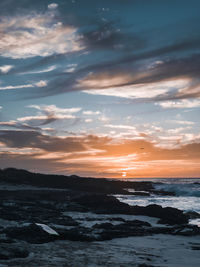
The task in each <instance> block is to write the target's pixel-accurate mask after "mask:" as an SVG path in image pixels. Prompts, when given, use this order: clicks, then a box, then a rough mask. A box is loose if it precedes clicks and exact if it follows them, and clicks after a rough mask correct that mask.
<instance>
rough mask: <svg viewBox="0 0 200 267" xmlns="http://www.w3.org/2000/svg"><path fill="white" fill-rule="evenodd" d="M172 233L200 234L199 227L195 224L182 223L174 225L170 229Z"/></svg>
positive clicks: (184, 234)
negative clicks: (174, 226) (178, 225)
mask: <svg viewBox="0 0 200 267" xmlns="http://www.w3.org/2000/svg"><path fill="white" fill-rule="evenodd" d="M172 234H175V235H183V236H194V235H200V228H199V227H198V226H196V225H184V226H180V227H176V228H175V229H174V230H173V231H172Z"/></svg>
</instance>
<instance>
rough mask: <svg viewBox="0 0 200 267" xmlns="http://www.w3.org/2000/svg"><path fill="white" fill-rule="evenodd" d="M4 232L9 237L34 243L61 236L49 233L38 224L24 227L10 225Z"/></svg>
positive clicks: (52, 239)
mask: <svg viewBox="0 0 200 267" xmlns="http://www.w3.org/2000/svg"><path fill="white" fill-rule="evenodd" d="M3 233H5V234H6V235H7V236H8V237H9V238H12V239H17V240H23V241H26V242H28V243H33V244H40V243H47V242H51V241H54V240H57V239H58V238H59V235H55V234H49V233H48V232H46V231H44V230H43V229H42V228H41V227H40V226H38V225H36V224H30V225H28V226H22V227H8V228H6V229H5V230H4V231H3Z"/></svg>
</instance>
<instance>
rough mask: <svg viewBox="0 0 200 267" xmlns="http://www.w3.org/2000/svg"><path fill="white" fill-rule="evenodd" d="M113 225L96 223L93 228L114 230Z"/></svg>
mask: <svg viewBox="0 0 200 267" xmlns="http://www.w3.org/2000/svg"><path fill="white" fill-rule="evenodd" d="M113 226H114V225H113V224H112V223H96V224H95V225H93V227H92V228H96V229H111V228H113Z"/></svg>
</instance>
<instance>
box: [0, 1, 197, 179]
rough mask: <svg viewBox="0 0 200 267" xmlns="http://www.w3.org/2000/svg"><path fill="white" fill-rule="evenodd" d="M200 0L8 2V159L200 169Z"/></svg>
mask: <svg viewBox="0 0 200 267" xmlns="http://www.w3.org/2000/svg"><path fill="white" fill-rule="evenodd" d="M199 9H200V2H199V1H198V0H190V1H185V0H162V1H161V0H106V1H105V0H101V1H94V0H57V1H56V0H55V2H54V1H49V0H34V1H33V0H18V1H15V0H1V1H0V168H7V167H15V168H23V169H27V170H30V171H34V172H42V173H57V174H66V175H72V174H76V175H80V176H90V177H110V178H122V177H124V178H125V177H127V178H130V177H200V120H199V115H200V16H199Z"/></svg>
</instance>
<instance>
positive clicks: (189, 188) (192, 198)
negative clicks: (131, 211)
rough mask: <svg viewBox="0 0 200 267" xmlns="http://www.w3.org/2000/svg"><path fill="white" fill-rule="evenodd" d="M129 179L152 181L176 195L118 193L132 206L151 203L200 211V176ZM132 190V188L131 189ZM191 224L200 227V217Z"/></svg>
mask: <svg viewBox="0 0 200 267" xmlns="http://www.w3.org/2000/svg"><path fill="white" fill-rule="evenodd" d="M127 180H128V181H151V182H153V183H154V187H155V189H157V190H159V189H161V190H165V191H171V192H174V193H175V194H176V195H175V196H158V195H154V194H151V196H148V197H146V196H144V197H143V196H134V195H123V196H122V195H118V196H117V198H118V199H119V200H120V201H121V202H124V203H127V204H129V205H131V206H133V205H138V206H147V205H150V204H157V205H161V206H162V207H173V208H177V209H180V210H183V211H185V212H188V211H194V212H198V213H200V178H176V179H174V178H161V179H159V178H146V179H144V178H143V179H140V178H138V179H134V178H133V179H127ZM129 191H130V192H131V190H129ZM190 223H191V224H195V225H198V226H199V227H200V218H199V219H192V220H191V221H190Z"/></svg>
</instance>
